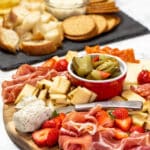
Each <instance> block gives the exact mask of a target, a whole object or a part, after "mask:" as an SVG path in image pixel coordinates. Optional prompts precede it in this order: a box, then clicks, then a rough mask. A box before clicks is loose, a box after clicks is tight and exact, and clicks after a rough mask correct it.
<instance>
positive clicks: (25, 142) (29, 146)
mask: <svg viewBox="0 0 150 150" xmlns="http://www.w3.org/2000/svg"><path fill="white" fill-rule="evenodd" d="M15 111H16V110H15V107H14V105H6V104H4V106H3V119H4V125H5V129H6V131H7V133H8V135H9V137H10V138H11V140H12V141H13V142H14V143H15V144H16V145H17V146H18V147H19V148H21V150H59V148H58V147H53V148H47V147H45V148H40V147H38V146H37V145H36V144H35V143H34V142H33V140H32V137H31V134H24V133H20V132H18V131H17V130H16V129H15V125H14V123H13V121H12V116H13V114H14V112H15Z"/></svg>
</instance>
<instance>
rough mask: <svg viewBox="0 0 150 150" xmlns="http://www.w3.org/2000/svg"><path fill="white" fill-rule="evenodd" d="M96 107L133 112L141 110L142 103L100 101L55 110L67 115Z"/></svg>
mask: <svg viewBox="0 0 150 150" xmlns="http://www.w3.org/2000/svg"><path fill="white" fill-rule="evenodd" d="M96 105H100V106H101V107H102V108H119V107H123V108H127V109H133V110H141V109H142V107H143V102H142V101H114V100H112V101H100V102H93V103H87V104H76V105H74V106H72V105H71V106H66V107H60V108H57V109H56V111H57V112H58V113H61V112H63V113H68V112H71V111H74V110H75V111H86V110H89V109H91V108H93V107H95V106H96Z"/></svg>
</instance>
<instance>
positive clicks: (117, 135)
mask: <svg viewBox="0 0 150 150" xmlns="http://www.w3.org/2000/svg"><path fill="white" fill-rule="evenodd" d="M128 136H129V135H128V133H126V132H124V131H122V130H120V129H115V135H114V137H115V138H116V139H117V140H121V139H124V138H127V137H128Z"/></svg>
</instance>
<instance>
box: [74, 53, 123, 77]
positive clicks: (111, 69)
mask: <svg viewBox="0 0 150 150" xmlns="http://www.w3.org/2000/svg"><path fill="white" fill-rule="evenodd" d="M93 58H94V57H92V56H90V55H86V56H83V57H74V58H73V63H72V66H73V70H74V72H75V73H76V74H77V75H78V76H80V77H84V78H86V79H89V80H104V79H108V78H114V77H116V76H119V75H120V73H121V71H120V64H119V62H118V61H117V59H116V58H112V57H108V56H105V55H101V56H100V57H99V59H97V60H96V59H95V61H93V60H94V59H93Z"/></svg>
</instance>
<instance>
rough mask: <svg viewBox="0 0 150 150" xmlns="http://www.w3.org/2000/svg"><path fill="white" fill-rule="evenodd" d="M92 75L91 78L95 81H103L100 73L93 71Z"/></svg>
mask: <svg viewBox="0 0 150 150" xmlns="http://www.w3.org/2000/svg"><path fill="white" fill-rule="evenodd" d="M90 75H91V78H92V79H94V80H102V77H101V75H100V72H99V71H98V70H92V72H91V73H90Z"/></svg>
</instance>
